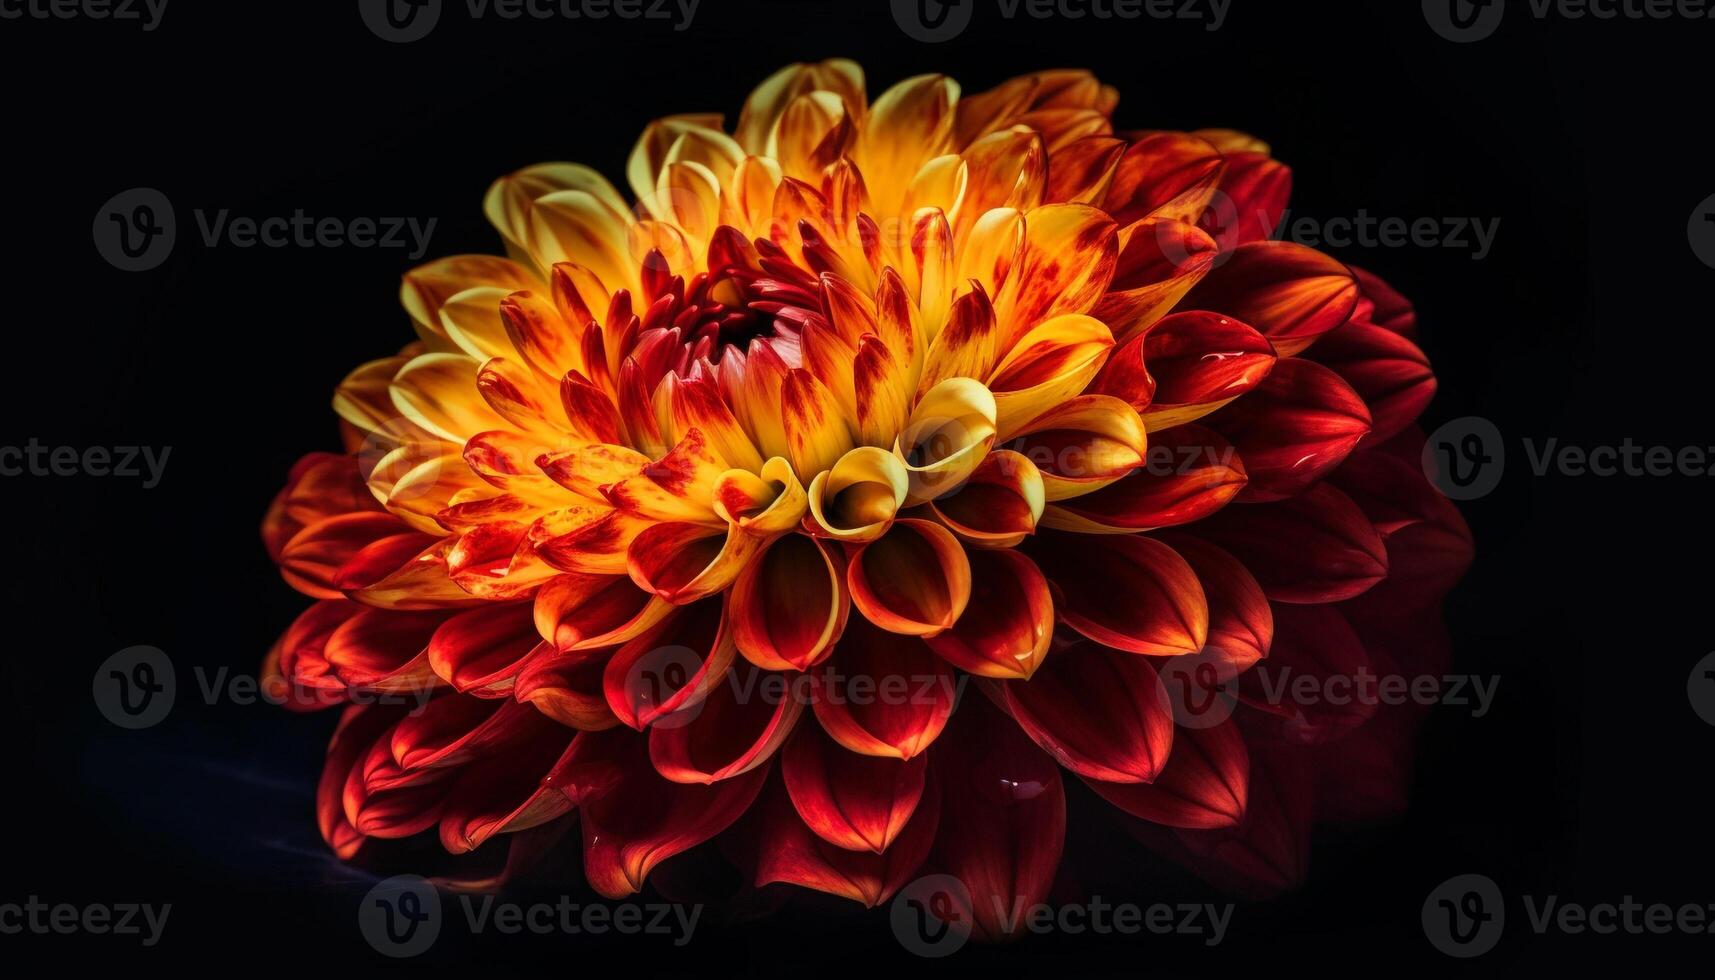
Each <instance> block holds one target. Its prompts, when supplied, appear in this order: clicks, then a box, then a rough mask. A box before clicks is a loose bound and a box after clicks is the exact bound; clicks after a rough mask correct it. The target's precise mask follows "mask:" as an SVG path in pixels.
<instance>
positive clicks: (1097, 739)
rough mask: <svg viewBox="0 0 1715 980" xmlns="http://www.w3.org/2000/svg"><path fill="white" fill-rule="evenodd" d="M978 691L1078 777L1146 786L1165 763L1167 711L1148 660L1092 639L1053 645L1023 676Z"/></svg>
mask: <svg viewBox="0 0 1715 980" xmlns="http://www.w3.org/2000/svg"><path fill="white" fill-rule="evenodd" d="M984 688H985V690H986V691H988V692H990V694H991V696H993V697H994V698H995V699H996V702H997V703H998V704H1000V705H1001V707H1003V708H1004V709H1005V710H1006V712H1007V713H1008V714H1010V715H1011V716H1012V717H1013V720H1015V721H1017V722H1018V726H1019V727H1020V728H1022V729H1023V730H1024V733H1025V734H1027V735H1029V736H1030V737H1031V738H1032V739H1034V740H1035V742H1036V744H1037V745H1040V746H1042V748H1043V750H1044V751H1045V752H1047V753H1048V754H1049V755H1051V756H1053V757H1054V759H1055V761H1057V762H1059V763H1060V764H1061V765H1062V766H1065V767H1066V768H1068V769H1070V770H1072V771H1073V772H1075V773H1077V774H1078V775H1080V776H1084V777H1086V778H1089V779H1100V780H1104V781H1106V782H1114V783H1147V782H1150V781H1152V780H1154V779H1155V777H1156V775H1157V774H1159V773H1160V772H1161V769H1162V767H1163V766H1165V765H1166V764H1167V757H1168V753H1169V752H1170V751H1171V750H1172V747H1173V711H1172V707H1171V706H1170V705H1169V703H1168V700H1167V689H1166V688H1165V687H1163V686H1162V683H1161V679H1160V678H1159V677H1158V676H1156V673H1155V668H1154V667H1152V666H1150V663H1149V660H1148V659H1147V658H1145V657H1139V656H1136V655H1134V654H1130V653H1125V652H1122V651H1118V650H1110V649H1108V648H1106V647H1103V646H1101V645H1100V644H1096V643H1073V644H1071V645H1069V646H1066V647H1064V648H1062V649H1059V650H1055V651H1054V654H1053V656H1051V657H1049V658H1048V659H1047V661H1046V662H1044V663H1043V665H1042V668H1041V669H1040V670H1038V671H1037V672H1036V676H1034V677H1032V678H1031V679H1030V680H1028V681H985V682H984Z"/></svg>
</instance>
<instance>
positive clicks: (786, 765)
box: [780, 724, 929, 854]
mask: <svg viewBox="0 0 1715 980" xmlns="http://www.w3.org/2000/svg"><path fill="white" fill-rule="evenodd" d="M928 766H929V757H928V756H926V755H920V756H917V757H915V758H913V759H909V760H900V759H889V758H884V757H881V756H873V755H859V754H857V753H856V752H851V751H848V750H847V749H846V748H845V747H844V746H842V745H840V744H839V743H838V742H835V741H834V740H833V739H831V738H829V737H828V735H827V734H826V733H825V732H823V731H822V728H821V726H820V725H813V724H806V725H803V726H800V729H799V731H798V733H797V736H796V737H795V738H793V739H792V741H791V742H790V743H789V744H788V745H787V746H786V751H785V752H784V753H783V754H782V755H781V760H780V773H781V775H782V776H783V777H785V781H786V791H787V793H788V794H790V795H791V798H792V805H793V806H794V807H795V808H796V809H797V811H798V816H799V817H801V818H803V821H804V824H805V825H806V826H808V827H809V828H810V829H811V830H812V831H814V832H815V833H816V836H818V837H820V838H822V839H823V840H825V841H827V842H828V843H830V844H833V845H835V846H836V847H840V848H844V849H846V850H850V851H872V852H874V853H876V854H880V853H882V852H884V851H886V850H887V849H888V848H889V847H891V846H893V843H894V841H895V840H896V839H897V838H898V837H899V835H900V833H901V832H902V831H903V830H904V829H905V826H906V824H907V823H908V822H909V821H910V820H911V817H912V814H914V813H916V812H917V804H918V802H919V801H920V800H921V799H922V798H923V787H924V782H925V780H924V776H925V774H926V773H927V772H928Z"/></svg>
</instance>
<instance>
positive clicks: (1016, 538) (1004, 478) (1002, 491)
mask: <svg viewBox="0 0 1715 980" xmlns="http://www.w3.org/2000/svg"><path fill="white" fill-rule="evenodd" d="M1046 504H1047V496H1046V491H1045V489H1044V486H1043V478H1042V471H1041V470H1039V469H1037V467H1036V464H1035V463H1032V462H1031V461H1030V458H1029V457H1028V456H1023V455H1021V454H1019V453H1015V452H1012V451H1011V450H1006V449H1001V450H996V451H994V452H992V453H989V454H988V455H987V456H985V457H983V461H982V465H980V466H978V467H977V468H976V471H975V472H973V473H972V474H971V478H970V479H969V480H967V481H965V483H964V485H963V486H961V487H959V488H958V490H956V491H954V492H953V493H950V494H947V495H946V496H944V497H939V498H937V499H935V500H933V501H931V502H930V503H929V508H930V511H931V512H932V513H933V514H934V515H935V517H936V519H937V520H939V521H940V522H941V523H942V524H945V525H946V526H947V528H948V530H950V531H952V532H953V533H954V534H956V535H958V536H959V539H960V540H962V541H964V542H966V543H968V544H972V545H975V546H977V547H980V548H1011V547H1014V546H1016V545H1017V544H1018V543H1019V542H1020V541H1023V540H1024V539H1025V538H1026V537H1028V536H1030V535H1031V534H1034V533H1035V532H1036V522H1037V521H1039V520H1041V518H1042V511H1043V508H1044V507H1045V506H1046Z"/></svg>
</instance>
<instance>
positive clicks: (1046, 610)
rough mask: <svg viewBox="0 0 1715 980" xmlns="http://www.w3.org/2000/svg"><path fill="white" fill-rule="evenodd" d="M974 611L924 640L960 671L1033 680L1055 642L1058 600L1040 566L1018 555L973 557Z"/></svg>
mask: <svg viewBox="0 0 1715 980" xmlns="http://www.w3.org/2000/svg"><path fill="white" fill-rule="evenodd" d="M970 562H971V608H972V609H973V610H974V611H973V612H971V613H970V614H969V615H966V616H961V617H959V621H958V622H957V623H955V624H954V625H953V628H952V629H950V630H947V631H946V632H944V633H941V634H939V635H937V636H932V637H929V638H927V639H926V640H925V641H924V642H926V643H928V644H929V649H931V650H933V651H935V653H936V654H937V655H938V656H940V657H941V659H943V660H945V661H947V662H948V663H950V664H952V665H953V666H955V667H957V668H959V669H960V670H963V671H967V672H969V673H972V674H976V675H977V676H979V677H992V678H996V679H999V680H1029V679H1030V676H1031V675H1032V674H1034V673H1035V672H1036V669H1037V668H1038V667H1040V666H1041V665H1042V659H1043V658H1044V657H1046V656H1047V655H1048V647H1049V645H1050V644H1051V643H1052V642H1053V639H1054V599H1053V597H1052V595H1051V594H1050V593H1049V589H1048V580H1047V579H1046V578H1044V577H1043V575H1042V572H1041V570H1040V569H1038V568H1037V567H1036V563H1035V562H1033V561H1031V560H1030V559H1029V558H1026V557H1025V556H1024V555H1022V554H1020V553H1019V552H1017V551H1013V550H1010V549H1007V550H979V551H973V552H971V554H970Z"/></svg>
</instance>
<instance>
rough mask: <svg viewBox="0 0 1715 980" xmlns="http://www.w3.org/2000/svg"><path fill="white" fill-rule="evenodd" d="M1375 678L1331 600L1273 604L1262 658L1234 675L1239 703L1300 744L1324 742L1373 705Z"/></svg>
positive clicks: (1353, 723)
mask: <svg viewBox="0 0 1715 980" xmlns="http://www.w3.org/2000/svg"><path fill="white" fill-rule="evenodd" d="M1376 680H1377V675H1376V672H1375V670H1374V668H1373V667H1372V666H1371V664H1370V658H1369V655H1368V654H1366V653H1365V652H1364V646H1363V644H1362V643H1361V642H1359V641H1358V634H1357V633H1355V632H1353V630H1352V627H1351V626H1350V625H1348V624H1347V622H1346V618H1345V617H1344V616H1342V615H1340V611H1339V610H1338V609H1335V608H1334V607H1333V606H1291V605H1279V606H1276V607H1275V609H1274V647H1273V649H1272V651H1271V652H1270V653H1269V657H1268V661H1267V662H1266V663H1264V664H1262V665H1261V666H1259V667H1258V668H1257V669H1256V670H1253V671H1250V672H1248V673H1246V674H1244V675H1243V676H1242V677H1241V678H1240V684H1241V688H1240V690H1241V694H1240V697H1241V698H1242V699H1243V700H1244V703H1245V704H1247V705H1250V706H1251V707H1253V708H1258V709H1260V710H1263V711H1266V712H1268V713H1269V714H1271V715H1273V716H1274V717H1276V718H1278V719H1279V720H1280V722H1281V734H1282V735H1283V736H1284V737H1285V738H1288V739H1291V740H1292V741H1294V742H1299V743H1303V744H1306V745H1310V744H1316V743H1320V742H1328V741H1332V740H1333V739H1336V738H1339V737H1340V736H1342V735H1344V734H1346V733H1347V732H1350V731H1351V730H1352V729H1354V728H1357V727H1358V726H1359V725H1362V724H1363V723H1364V722H1365V721H1366V720H1368V719H1369V717H1370V716H1371V715H1373V714H1375V711H1376V704H1377V701H1376V692H1375V690H1374V689H1373V688H1372V687H1369V686H1367V685H1369V684H1373V683H1374V682H1375V681H1376Z"/></svg>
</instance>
